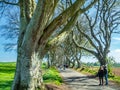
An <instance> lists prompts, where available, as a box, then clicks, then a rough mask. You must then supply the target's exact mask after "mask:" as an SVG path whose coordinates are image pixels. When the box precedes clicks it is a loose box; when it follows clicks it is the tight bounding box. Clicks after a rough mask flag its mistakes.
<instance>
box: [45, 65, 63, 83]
mask: <svg viewBox="0 0 120 90" xmlns="http://www.w3.org/2000/svg"><path fill="white" fill-rule="evenodd" d="M43 80H44V82H45V83H52V84H56V85H61V83H62V82H63V81H62V78H61V77H60V75H59V72H58V71H57V69H56V68H54V67H51V68H49V69H47V70H46V71H45V74H44V75H43Z"/></svg>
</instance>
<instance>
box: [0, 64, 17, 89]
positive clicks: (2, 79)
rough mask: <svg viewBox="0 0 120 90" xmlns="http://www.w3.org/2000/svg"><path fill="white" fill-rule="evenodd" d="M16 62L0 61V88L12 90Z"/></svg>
mask: <svg viewBox="0 0 120 90" xmlns="http://www.w3.org/2000/svg"><path fill="white" fill-rule="evenodd" d="M15 66H16V63H13V62H11V63H0V90H10V86H11V84H12V81H13V77H14V72H15Z"/></svg>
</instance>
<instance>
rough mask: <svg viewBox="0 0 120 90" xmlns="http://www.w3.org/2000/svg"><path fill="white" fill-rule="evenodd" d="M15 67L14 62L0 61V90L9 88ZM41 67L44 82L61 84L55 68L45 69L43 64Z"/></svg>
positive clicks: (8, 89)
mask: <svg viewBox="0 0 120 90" xmlns="http://www.w3.org/2000/svg"><path fill="white" fill-rule="evenodd" d="M15 67H16V63H15V62H9V63H6V62H5V63H3V62H0V90H10V87H11V85H12V81H13V78H14V73H15ZM42 68H43V72H44V75H43V79H44V82H45V83H54V84H57V85H60V84H61V82H62V79H61V77H60V75H59V72H58V71H57V70H56V68H50V69H45V68H46V67H45V65H43V66H42Z"/></svg>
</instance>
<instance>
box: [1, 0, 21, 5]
mask: <svg viewBox="0 0 120 90" xmlns="http://www.w3.org/2000/svg"><path fill="white" fill-rule="evenodd" d="M0 3H5V4H10V5H17V6H18V5H19V2H18V3H12V2H8V1H5V0H0Z"/></svg>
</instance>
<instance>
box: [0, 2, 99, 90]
mask: <svg viewBox="0 0 120 90" xmlns="http://www.w3.org/2000/svg"><path fill="white" fill-rule="evenodd" d="M13 1H14V0H13ZM15 1H16V0H15ZM35 1H36V0H19V1H18V3H16V2H15V3H13V2H12V1H11V0H10V1H6V0H2V1H0V3H1V4H3V3H4V4H10V5H18V6H19V7H20V31H19V36H18V45H17V66H16V73H15V78H14V81H13V85H12V90H39V89H42V90H43V84H42V82H43V81H42V71H41V68H40V66H41V60H42V58H43V56H44V55H45V53H46V49H45V48H46V44H47V42H48V39H49V37H50V36H51V35H52V33H53V32H54V31H55V30H57V28H58V27H60V26H61V25H63V24H65V23H66V22H67V20H68V19H70V18H72V19H74V18H73V17H76V16H78V15H80V14H81V13H83V12H84V11H86V10H88V9H89V8H90V7H91V6H92V5H93V4H94V3H95V2H96V1H97V0H94V1H93V2H92V3H91V4H90V5H88V7H86V8H82V6H83V5H84V4H85V2H86V1H85V0H76V1H75V2H74V3H73V4H72V5H71V6H70V7H68V8H67V9H66V10H64V11H63V12H62V13H60V14H59V15H58V16H56V17H55V18H54V19H53V18H52V16H53V14H54V12H55V8H56V7H57V4H58V1H59V0H38V1H37V2H35ZM80 8H81V9H80ZM71 25H72V23H71Z"/></svg>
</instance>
